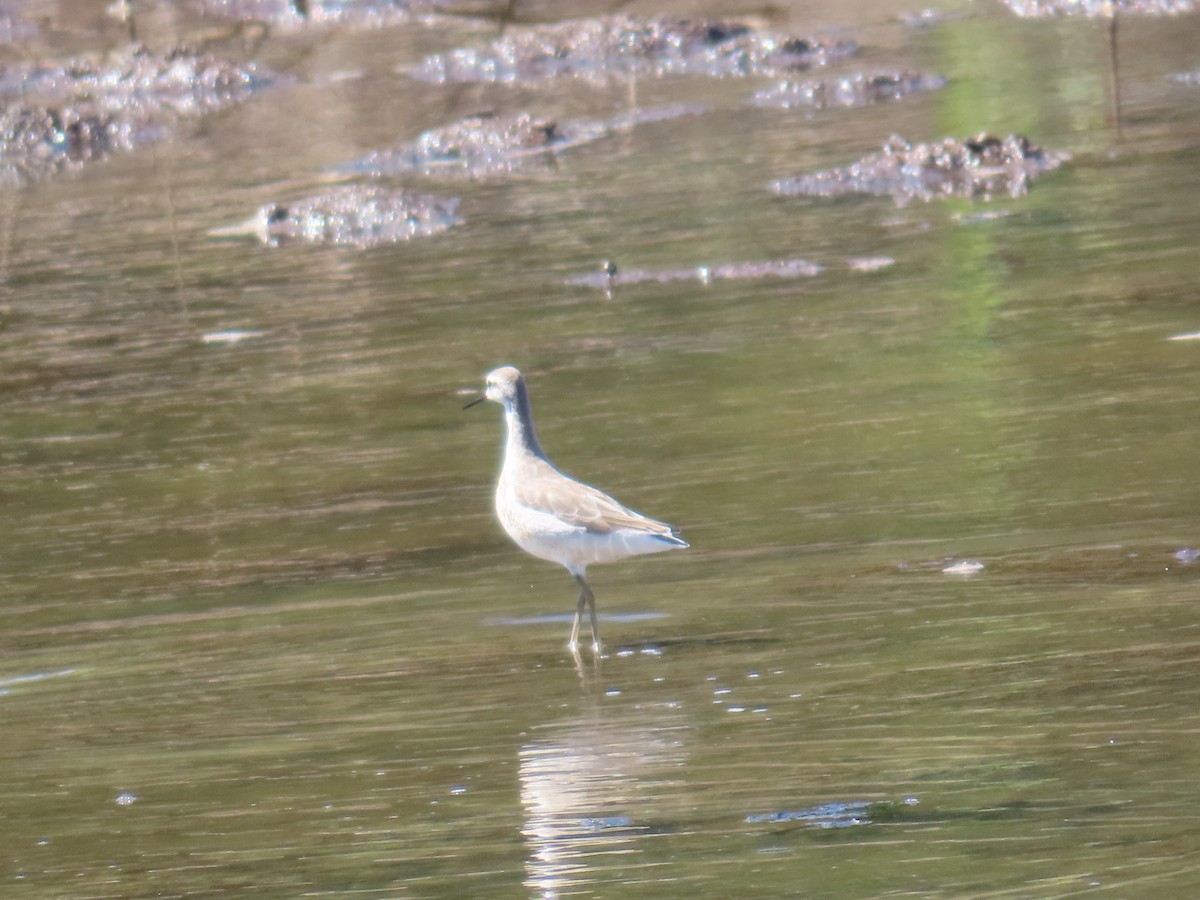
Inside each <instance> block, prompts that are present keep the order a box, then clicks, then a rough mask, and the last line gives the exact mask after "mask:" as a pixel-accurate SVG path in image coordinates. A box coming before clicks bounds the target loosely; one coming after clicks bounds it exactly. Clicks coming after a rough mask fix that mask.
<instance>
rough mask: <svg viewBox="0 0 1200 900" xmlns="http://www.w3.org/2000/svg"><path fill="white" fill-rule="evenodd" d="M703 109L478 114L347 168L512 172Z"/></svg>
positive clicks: (360, 170) (380, 172)
mask: <svg viewBox="0 0 1200 900" xmlns="http://www.w3.org/2000/svg"><path fill="white" fill-rule="evenodd" d="M704 110H705V107H703V106H698V105H694V104H693V105H679V106H672V107H665V108H661V109H650V110H635V111H633V112H630V113H625V114H622V115H620V116H617V117H615V118H613V119H609V120H603V121H602V120H593V119H570V120H566V121H561V122H560V121H558V120H556V119H553V118H549V117H545V116H537V115H534V114H532V113H529V112H518V113H507V114H496V113H479V114H476V115H472V116H467V117H466V118H464V119H462V120H460V121H458V122H455V123H453V124H451V125H446V126H444V127H441V128H434V129H431V130H430V131H426V132H425V133H423V134H421V135H420V136H419V137H417V139H416V140H414V141H412V142H410V143H407V144H403V145H401V146H399V147H396V148H394V149H390V150H380V151H377V152H375V153H371V154H369V155H367V156H365V157H363V158H362V159H360V160H358V161H356V162H354V163H351V164H350V165H349V166H347V167H345V168H347V169H349V170H351V171H354V172H358V173H362V174H368V175H375V176H387V175H399V174H405V173H409V172H416V173H421V174H426V175H431V174H448V175H463V176H470V177H474V178H480V177H486V176H492V175H500V174H510V173H512V172H514V171H517V170H518V169H521V168H525V167H528V166H530V165H536V164H537V163H539V162H540V163H543V164H545V163H548V162H549V161H550V160H552V159H553V158H554V156H555V155H556V154H558V153H561V152H563V151H565V150H569V149H572V148H574V147H579V146H581V145H583V144H587V143H591V142H592V141H596V140H598V139H600V138H603V137H606V136H608V135H611V134H613V133H615V132H617V131H621V130H624V129H628V128H632V127H634V126H636V125H640V124H643V123H646V122H657V121H662V120H664V119H671V118H677V117H679V116H684V115H692V114H696V113H700V112H703V111H704Z"/></svg>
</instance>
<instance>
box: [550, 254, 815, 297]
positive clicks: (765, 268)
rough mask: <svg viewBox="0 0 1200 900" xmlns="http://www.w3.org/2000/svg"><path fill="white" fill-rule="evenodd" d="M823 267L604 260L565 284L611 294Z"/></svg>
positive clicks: (786, 262) (806, 274)
mask: <svg viewBox="0 0 1200 900" xmlns="http://www.w3.org/2000/svg"><path fill="white" fill-rule="evenodd" d="M822 271H823V268H822V267H821V266H819V265H817V264H816V263H811V262H808V261H807V260H803V259H772V260H765V261H762V262H735V263H721V264H720V265H715V266H695V267H693V268H690V269H629V270H625V269H619V268H618V267H617V265H616V264H615V263H612V262H608V261H605V262H603V263H601V264H600V268H599V269H598V270H597V271H595V272H589V273H588V274H586V275H576V276H574V277H572V278H568V279H567V281H566V283H567V284H569V285H574V286H576V287H590V288H598V289H600V290H604V291H611V290H612V289H613V288H615V287H620V286H622V285H631V284H643V283H646V282H653V283H657V284H668V283H670V282H672V281H695V282H699V283H700V284H710V283H711V282H713V281H735V280H741V279H750V278H811V277H812V276H814V275H819V274H820V273H821V272H822Z"/></svg>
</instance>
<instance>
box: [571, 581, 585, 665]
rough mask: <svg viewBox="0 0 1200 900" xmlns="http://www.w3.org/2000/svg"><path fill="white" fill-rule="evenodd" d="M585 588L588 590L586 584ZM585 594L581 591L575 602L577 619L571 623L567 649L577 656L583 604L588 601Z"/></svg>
mask: <svg viewBox="0 0 1200 900" xmlns="http://www.w3.org/2000/svg"><path fill="white" fill-rule="evenodd" d="M576 580H578V576H576ZM584 590H585V591H586V590H587V588H586V586H585V587H584ZM584 596H585V595H584V594H583V593H580V595H579V600H578V602H577V603H576V604H575V621H574V622H572V623H571V639H570V640H569V641H567V649H568V650H570V651H571V653H572V654H573V655H575V656H578V655H579V620H580V619H582V618H583V606H584V604H585V603H586V602H587V601H586V600H585V599H584Z"/></svg>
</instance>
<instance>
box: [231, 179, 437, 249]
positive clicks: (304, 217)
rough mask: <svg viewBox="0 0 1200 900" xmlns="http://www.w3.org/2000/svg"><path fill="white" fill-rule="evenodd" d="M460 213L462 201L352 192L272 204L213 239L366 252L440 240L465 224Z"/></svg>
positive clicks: (362, 189)
mask: <svg viewBox="0 0 1200 900" xmlns="http://www.w3.org/2000/svg"><path fill="white" fill-rule="evenodd" d="M457 210H458V198H457V197H451V198H442V197H434V196H430V195H428V194H419V193H416V192H414V191H405V190H390V189H387V188H382V187H373V186H372V187H359V186H348V187H339V188H333V189H331V190H328V191H325V192H323V193H319V194H314V195H312V196H309V197H305V198H303V199H300V200H296V201H293V202H290V203H268V204H266V205H265V206H263V207H261V208H260V209H259V211H258V212H257V213H256V214H255V215H254V216H253V217H252V218H251V219H249V220H248V221H246V222H243V223H241V224H240V225H234V226H232V227H229V228H218V229H214V230H213V231H211V232H209V233H210V234H212V235H214V236H217V237H234V236H241V235H252V236H254V237H257V238H258V239H259V240H260V241H262V242H263V243H264V244H267V245H269V246H272V247H274V246H278V245H280V244H283V243H288V242H293V241H303V242H307V243H313V244H336V245H340V246H350V247H359V248H366V247H374V246H377V245H379V244H389V243H398V242H400V241H407V240H411V239H412V238H416V237H426V236H429V235H433V234H438V233H440V232H442V231H445V230H446V229H447V228H450V227H451V226H452V225H455V224H457V223H459V222H460V221H461V220H460V219H459V218H458V215H457Z"/></svg>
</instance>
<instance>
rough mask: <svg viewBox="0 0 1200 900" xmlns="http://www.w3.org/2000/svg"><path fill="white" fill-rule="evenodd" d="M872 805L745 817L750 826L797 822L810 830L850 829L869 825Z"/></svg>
mask: <svg viewBox="0 0 1200 900" xmlns="http://www.w3.org/2000/svg"><path fill="white" fill-rule="evenodd" d="M873 805H874V804H872V803H871V802H870V801H867V800H853V801H849V802H836V803H825V804H823V805H821V806H814V807H812V808H810V809H798V810H791V809H785V810H778V811H775V812H766V813H753V814H751V815H748V816H746V822H747V823H749V824H751V825H780V824H790V823H792V822H798V823H800V824H802V825H807V826H809V827H811V828H850V827H853V826H855V825H870V824H871V819H870V815H869V814H870V812H871V809H872V807H873Z"/></svg>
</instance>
